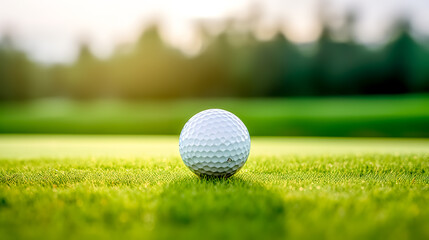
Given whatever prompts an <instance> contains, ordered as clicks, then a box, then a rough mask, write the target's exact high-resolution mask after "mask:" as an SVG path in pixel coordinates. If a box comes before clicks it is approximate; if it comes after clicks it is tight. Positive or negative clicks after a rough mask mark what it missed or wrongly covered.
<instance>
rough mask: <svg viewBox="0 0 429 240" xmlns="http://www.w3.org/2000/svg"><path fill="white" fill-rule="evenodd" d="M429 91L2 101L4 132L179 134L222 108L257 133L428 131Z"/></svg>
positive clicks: (377, 134) (397, 134)
mask: <svg viewBox="0 0 429 240" xmlns="http://www.w3.org/2000/svg"><path fill="white" fill-rule="evenodd" d="M428 106H429V95H402V96H401V95H400V96H374V97H344V98H341V97H331V98H302V99H212V100H207V99H206V100H203V99H199V100H195V99H194V100H175V101H173V100H171V101H166V100H165V101H144V102H118V101H107V100H104V101H93V102H71V101H65V100H58V99H54V100H44V101H36V102H28V103H1V104H0V133H75V134H93V133H96V134H179V133H180V130H181V129H182V127H183V125H184V124H185V122H186V121H187V120H188V119H189V118H190V117H191V116H192V115H194V114H196V113H197V112H199V111H201V110H204V109H208V108H223V109H226V110H229V111H231V112H233V113H235V114H236V115H237V116H239V117H240V118H241V119H242V120H243V122H244V123H245V124H246V126H247V127H248V129H249V131H250V134H251V135H252V136H256V135H259V136H357V137H426V138H427V137H429V108H428Z"/></svg>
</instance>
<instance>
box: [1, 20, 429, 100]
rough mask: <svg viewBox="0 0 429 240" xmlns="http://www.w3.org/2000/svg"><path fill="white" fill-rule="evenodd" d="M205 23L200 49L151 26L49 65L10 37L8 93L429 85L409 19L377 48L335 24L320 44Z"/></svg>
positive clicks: (290, 92) (213, 93)
mask: <svg viewBox="0 0 429 240" xmlns="http://www.w3.org/2000/svg"><path fill="white" fill-rule="evenodd" d="M351 24H352V23H349V25H351ZM352 28H353V26H346V27H345V28H344V29H352ZM201 29H202V30H201V34H203V35H205V37H204V39H206V41H205V42H206V44H205V47H204V49H203V50H202V51H201V53H200V54H198V55H197V56H194V57H189V56H185V55H183V54H182V53H181V52H179V51H178V50H176V49H173V48H172V47H169V46H167V45H166V44H164V43H163V41H162V39H161V37H160V35H159V34H158V30H157V27H152V28H150V29H147V30H146V31H145V32H144V33H143V34H142V35H141V37H140V38H139V39H138V41H137V42H136V43H135V44H134V45H133V46H122V47H118V48H117V49H116V50H115V52H114V54H113V55H112V56H111V57H109V58H108V59H104V60H102V59H99V58H97V57H95V56H94V55H93V54H92V53H91V51H90V49H89V47H88V46H87V45H86V44H82V46H81V48H80V53H79V56H78V58H77V59H76V61H75V62H74V63H72V64H69V65H61V64H56V65H50V66H46V65H42V64H40V63H37V62H34V61H31V60H30V59H29V58H28V57H27V56H26V55H25V53H24V52H22V51H19V50H17V49H16V48H14V47H13V43H12V42H11V40H9V39H8V38H7V37H6V38H4V39H3V40H2V41H1V42H0V86H1V87H0V100H1V101H19V100H28V99H35V98H46V97H65V98H71V99H78V100H88V99H98V98H119V99H131V100H133V99H157V98H182V97H185V98H188V97H282V96H323V95H355V94H399V93H422V92H428V91H429V51H428V49H427V48H426V47H427V46H425V45H423V44H420V43H419V42H417V41H416V40H415V39H414V38H413V37H412V36H411V34H410V31H409V30H408V27H407V26H406V24H398V26H397V28H396V30H397V34H396V37H394V38H392V40H391V41H389V42H388V43H387V44H386V45H385V46H383V47H379V48H377V49H371V48H369V47H368V46H364V45H360V44H358V43H356V42H354V41H353V38H351V37H350V36H348V37H347V36H346V41H337V40H334V39H335V38H334V37H333V35H335V33H334V32H332V30H331V29H330V28H329V27H325V29H324V30H323V32H322V34H321V37H320V38H319V40H318V42H316V43H312V44H306V45H296V44H293V43H291V42H290V41H289V40H288V39H287V38H285V37H284V35H282V34H277V35H276V36H274V37H273V38H272V39H271V40H268V41H258V40H257V39H256V38H255V37H254V36H253V35H252V34H251V33H250V32H239V31H234V30H233V28H227V29H226V30H225V31H223V32H222V33H220V34H219V35H217V36H212V35H210V34H207V33H205V32H206V31H205V30H204V28H203V27H202V28H201ZM342 34H343V35H344V34H347V31H343V33H342Z"/></svg>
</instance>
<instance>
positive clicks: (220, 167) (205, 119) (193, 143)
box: [179, 109, 250, 177]
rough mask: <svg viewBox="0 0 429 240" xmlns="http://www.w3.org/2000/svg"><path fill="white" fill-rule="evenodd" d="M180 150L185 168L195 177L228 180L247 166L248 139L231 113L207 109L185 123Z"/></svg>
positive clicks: (244, 127) (246, 132) (241, 124)
mask: <svg viewBox="0 0 429 240" xmlns="http://www.w3.org/2000/svg"><path fill="white" fill-rule="evenodd" d="M179 151H180V156H181V157H182V160H183V162H184V163H185V165H186V166H187V167H188V168H189V169H190V170H191V171H192V172H194V173H195V174H197V175H198V176H215V177H230V176H232V175H233V174H235V173H236V172H237V171H238V170H240V168H241V167H243V165H244V163H246V160H247V158H248V156H249V153H250V136H249V132H248V131H247V128H246V126H245V125H244V123H243V122H242V121H241V120H240V119H239V118H238V117H237V116H235V115H234V114H232V113H230V112H228V111H225V110H222V109H208V110H205V111H202V112H199V113H197V114H196V115H194V116H193V117H192V118H191V119H189V120H188V122H187V123H186V124H185V126H184V127H183V129H182V132H181V133H180V139H179Z"/></svg>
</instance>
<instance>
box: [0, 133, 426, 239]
mask: <svg viewBox="0 0 429 240" xmlns="http://www.w3.org/2000/svg"><path fill="white" fill-rule="evenodd" d="M177 140H178V139H177V137H168V136H165V137H163V136H158V137H155V136H152V137H139V136H19V135H3V136H2V135H0V239H37V238H38V239H287V238H290V239H429V228H428V226H429V208H428V203H429V147H428V146H429V140H424V139H346V138H334V139H330V138H252V151H251V156H250V158H249V160H248V162H247V163H246V165H245V166H244V168H243V169H242V170H241V171H240V172H239V173H238V174H237V175H235V176H233V177H232V178H230V179H227V180H204V179H199V178H197V177H196V176H194V175H193V174H192V173H191V172H190V171H189V170H188V169H187V168H186V167H185V166H184V165H183V163H182V162H181V160H180V157H179V155H178V150H177Z"/></svg>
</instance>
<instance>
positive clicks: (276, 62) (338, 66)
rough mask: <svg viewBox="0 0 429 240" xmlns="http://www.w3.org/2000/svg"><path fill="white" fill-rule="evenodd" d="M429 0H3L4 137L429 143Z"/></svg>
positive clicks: (0, 122)
mask: <svg viewBox="0 0 429 240" xmlns="http://www.w3.org/2000/svg"><path fill="white" fill-rule="evenodd" d="M428 93H429V2H428V1H426V0H409V1H407V0H402V1H401V0H396V1H394V0H379V1H369V0H360V1H358V0H330V1H328V0H326V1H316V0H305V1H281V0H270V1H267V0H265V1H263V0H260V1H257V0H253V1H244V0H240V1H226V0H225V1H212V2H205V1H196V0H187V1H173V0H171V1H167V0H162V1H132V0H126V1H113V0H112V1H103V0H93V1H84V0H79V1H60V0H41V1H31V0H17V1H3V0H0V132H1V133H70V134H179V133H180V130H181V128H182V126H183V124H184V123H185V122H186V120H187V119H188V118H189V117H191V116H192V115H193V114H195V113H197V112H198V111H201V110H204V109H207V108H224V109H226V110H229V111H232V112H234V113H235V114H236V115H238V116H239V117H240V118H242V120H243V121H244V122H245V123H246V125H247V126H248V128H249V131H250V133H251V134H252V135H279V136H343V137H347V136H353V137H424V138H427V137H429V95H428Z"/></svg>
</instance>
